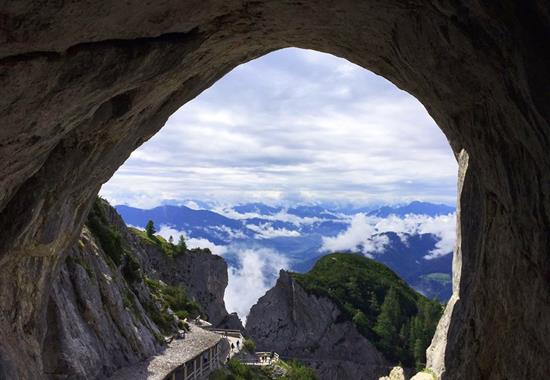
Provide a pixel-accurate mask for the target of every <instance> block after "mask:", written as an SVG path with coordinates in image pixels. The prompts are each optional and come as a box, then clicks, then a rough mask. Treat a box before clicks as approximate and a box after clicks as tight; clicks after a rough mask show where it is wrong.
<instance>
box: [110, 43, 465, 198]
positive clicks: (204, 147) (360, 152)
mask: <svg viewBox="0 0 550 380" xmlns="http://www.w3.org/2000/svg"><path fill="white" fill-rule="evenodd" d="M456 173H457V165H456V161H455V159H454V157H453V155H452V153H451V150H450V147H449V144H448V143H447V141H446V139H445V136H444V135H443V133H441V131H440V130H439V129H438V127H437V126H436V125H435V123H434V122H433V120H432V119H431V118H430V116H429V115H428V113H427V112H426V110H425V109H424V107H423V106H422V105H421V104H420V103H419V102H418V101H417V100H416V99H415V98H413V97H412V96H410V95H409V94H407V93H405V92H403V91H401V90H399V89H397V88H396V87H395V86H394V85H392V84H391V83H390V82H388V81H386V80H385V79H383V78H381V77H379V76H377V75H375V74H373V73H371V72H369V71H367V70H364V69H362V68H360V67H358V66H356V65H354V64H352V63H350V62H348V61H346V60H343V59H340V58H337V57H334V56H331V55H328V54H323V53H318V52H314V51H307V50H301V49H283V50H280V51H276V52H273V53H271V54H268V55H266V56H264V57H262V58H259V59H256V60H253V61H251V62H249V63H247V64H244V65H242V66H240V67H238V68H237V69H235V70H233V71H232V72H230V73H229V74H228V75H226V76H225V77H224V78H222V79H221V80H220V81H218V82H217V83H216V84H215V85H214V86H212V87H211V88H209V89H208V90H206V91H204V92H203V93H202V94H201V95H200V96H198V97H197V98H196V99H194V100H192V101H191V102H189V103H187V104H186V105H184V106H183V107H182V108H181V109H180V110H178V111H177V112H176V113H175V114H173V115H172V116H171V117H170V119H169V120H168V122H167V123H166V126H165V127H164V128H163V129H162V130H161V131H160V132H159V133H158V134H156V135H155V136H154V137H153V138H151V139H150V140H149V141H148V142H146V143H145V144H144V145H143V146H142V147H140V148H139V149H138V150H137V151H135V152H134V153H132V155H131V157H130V158H129V159H128V160H127V161H126V163H125V164H124V165H123V166H122V167H121V168H120V169H119V171H118V172H117V173H116V174H115V175H114V176H113V178H112V179H111V180H110V181H109V182H108V183H107V184H106V185H104V186H103V188H102V190H101V194H102V195H104V196H105V197H106V198H107V199H109V200H110V201H111V202H113V203H114V204H131V205H134V206H138V207H152V206H155V205H158V204H160V203H162V201H163V200H165V199H180V200H181V199H201V200H207V199H211V200H223V201H228V202H230V203H235V202H242V201H245V202H249V201H254V200H257V201H265V200H273V201H284V200H285V199H287V198H288V197H289V196H291V197H293V198H294V200H296V199H295V195H296V194H298V195H299V197H300V198H301V199H302V200H311V199H313V200H332V201H336V200H347V201H353V202H356V203H361V202H363V203H373V202H382V203H388V202H395V201H404V200H413V199H418V200H428V201H436V202H443V203H452V202H454V200H455V199H456V196H455V194H456V190H455V188H456Z"/></svg>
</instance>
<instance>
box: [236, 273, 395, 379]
mask: <svg viewBox="0 0 550 380" xmlns="http://www.w3.org/2000/svg"><path fill="white" fill-rule="evenodd" d="M246 329H247V332H248V334H249V335H250V337H251V338H252V339H253V340H254V341H255V342H256V345H257V349H258V350H259V351H276V352H277V353H279V355H281V356H283V357H291V358H296V359H300V360H302V361H304V362H307V363H308V364H309V365H310V366H311V367H312V368H314V369H315V371H316V372H317V374H318V375H319V377H320V378H321V379H326V380H336V379H342V380H344V379H358V380H359V379H364V380H371V379H376V380H377V379H378V378H379V377H380V376H382V375H383V374H384V373H387V368H388V363H387V361H386V360H385V359H384V357H383V356H382V354H381V353H380V352H379V351H378V350H377V349H376V348H375V347H374V346H373V345H372V344H371V343H370V342H369V341H368V340H367V339H366V338H365V337H363V335H361V334H360V333H359V331H357V329H356V327H355V325H354V324H353V323H352V322H350V321H345V320H343V318H342V314H341V312H340V310H339V309H338V307H337V306H336V305H335V304H334V303H333V302H332V301H331V300H329V299H328V298H324V297H317V296H315V295H311V294H308V293H307V292H306V291H305V290H304V289H303V288H302V287H301V286H300V285H299V284H298V283H297V282H296V281H295V280H294V279H293V278H292V277H291V276H290V275H289V274H288V272H285V271H281V272H280V275H279V279H278V280H277V284H276V285H275V286H274V287H273V288H272V289H270V290H269V291H268V292H267V293H266V294H265V295H264V296H263V297H262V298H260V299H259V300H258V303H257V304H256V305H254V306H253V307H252V309H251V310H250V314H249V316H248V318H247V322H246Z"/></svg>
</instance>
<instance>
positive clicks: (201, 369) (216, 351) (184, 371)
mask: <svg viewBox="0 0 550 380" xmlns="http://www.w3.org/2000/svg"><path fill="white" fill-rule="evenodd" d="M228 354H229V342H228V341H227V339H221V340H220V341H219V342H218V343H216V344H215V345H214V346H212V347H209V348H207V349H206V350H204V351H203V352H201V353H200V354H198V355H197V356H195V357H194V358H192V359H190V360H188V361H186V362H185V363H184V364H182V365H181V366H179V367H178V368H176V369H175V370H173V371H172V372H170V374H168V376H166V377H165V378H164V380H202V379H205V378H207V377H208V375H209V374H210V373H211V372H212V371H214V370H215V369H217V368H220V367H221V366H222V365H223V364H224V363H225V361H226V358H227V355H228Z"/></svg>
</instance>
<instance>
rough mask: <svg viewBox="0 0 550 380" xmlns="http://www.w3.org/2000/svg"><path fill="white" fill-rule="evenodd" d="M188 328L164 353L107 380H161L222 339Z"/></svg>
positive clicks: (199, 329)
mask: <svg viewBox="0 0 550 380" xmlns="http://www.w3.org/2000/svg"><path fill="white" fill-rule="evenodd" d="M190 327H191V331H189V332H188V333H187V334H186V337H185V339H174V340H173V341H172V343H170V344H168V346H167V348H166V349H165V350H164V351H162V352H159V353H158V354H157V355H155V356H153V357H150V358H149V359H147V360H146V361H143V362H140V363H137V364H135V365H133V366H131V367H125V368H122V369H120V370H118V371H117V372H115V373H114V374H113V375H112V376H111V377H110V378H109V379H108V380H162V379H164V377H165V376H166V375H168V374H169V373H170V372H172V371H173V370H174V369H176V368H177V367H179V366H180V365H182V364H183V363H185V362H186V361H188V360H190V359H192V358H194V357H195V356H197V355H198V354H200V353H201V352H203V351H204V350H206V349H208V348H210V347H212V346H214V345H216V343H218V342H219V341H220V340H221V339H222V337H221V336H220V335H218V334H215V333H212V332H210V331H206V330H203V329H201V328H200V327H197V326H194V325H191V326H190ZM241 343H242V342H241Z"/></svg>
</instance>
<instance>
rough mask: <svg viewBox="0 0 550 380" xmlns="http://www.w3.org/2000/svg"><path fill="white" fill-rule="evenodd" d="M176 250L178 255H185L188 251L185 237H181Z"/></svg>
mask: <svg viewBox="0 0 550 380" xmlns="http://www.w3.org/2000/svg"><path fill="white" fill-rule="evenodd" d="M176 248H177V249H176V250H177V252H178V253H183V252H185V251H187V244H186V243H185V238H184V237H183V235H180V238H179V240H178V245H177V246H176Z"/></svg>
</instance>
